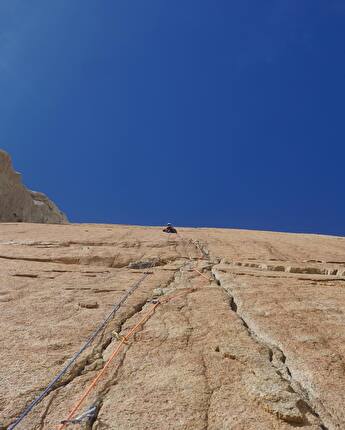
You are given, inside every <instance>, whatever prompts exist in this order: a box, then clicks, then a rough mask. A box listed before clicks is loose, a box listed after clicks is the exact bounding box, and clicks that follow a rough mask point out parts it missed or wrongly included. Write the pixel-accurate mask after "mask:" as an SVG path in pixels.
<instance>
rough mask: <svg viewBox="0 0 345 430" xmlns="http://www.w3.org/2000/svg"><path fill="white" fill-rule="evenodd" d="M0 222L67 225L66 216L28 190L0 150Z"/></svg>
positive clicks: (47, 201) (45, 197) (53, 205)
mask: <svg viewBox="0 0 345 430" xmlns="http://www.w3.org/2000/svg"><path fill="white" fill-rule="evenodd" d="M0 222H37V223H50V224H65V223H67V218H66V216H65V215H64V214H63V213H62V212H61V211H60V210H59V209H58V208H57V206H56V205H55V204H54V203H53V202H52V201H51V200H49V199H48V197H47V196H46V195H44V194H42V193H38V192H36V191H30V190H28V189H27V188H26V187H25V186H24V185H23V184H22V181H21V175H20V174H19V173H17V172H15V171H14V170H13V167H12V162H11V158H10V156H9V155H8V154H7V153H6V152H5V151H2V150H0Z"/></svg>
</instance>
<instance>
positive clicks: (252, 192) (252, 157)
mask: <svg viewBox="0 0 345 430" xmlns="http://www.w3.org/2000/svg"><path fill="white" fill-rule="evenodd" d="M344 41H345V3H344V2H343V0H333V1H332V0H328V1H324V0H320V1H319V0H275V1H265V0H263V1H260V2H258V1H254V0H241V1H230V0H217V1H211V0H207V1H206V0H176V1H165V0H132V1H124V0H123V1H120V0H102V1H94V0H93V1H91V0H83V1H81V0H72V1H71V0H52V1H49V2H47V1H46V0H32V1H30V2H28V1H26V0H3V1H2V2H1V3H0V94H1V97H0V137H1V140H0V147H1V148H3V149H5V150H7V151H8V152H10V154H11V155H12V158H13V161H14V165H15V167H16V169H17V170H19V171H21V172H22V173H23V176H24V181H25V183H26V184H27V185H28V186H29V187H30V188H32V189H37V190H40V191H43V192H45V193H47V194H48V195H49V196H50V197H51V198H52V199H53V200H55V201H56V203H57V204H58V205H59V206H60V207H61V209H63V210H64V211H65V212H66V213H67V215H68V216H69V218H70V220H71V221H74V222H107V223H108V222H109V223H128V224H144V225H146V224H149V225H160V224H164V223H166V222H168V221H170V222H172V223H175V224H176V225H186V226H215V227H221V226H224V227H235V228H250V229H265V230H280V231H297V232H316V233H331V234H340V235H345V225H344V219H345V202H344V198H343V185H344V179H345V169H344V155H345V149H344V138H345V118H344V113H345V109H344V107H345V106H344V105H345V44H344Z"/></svg>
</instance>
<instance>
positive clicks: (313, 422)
mask: <svg viewBox="0 0 345 430" xmlns="http://www.w3.org/2000/svg"><path fill="white" fill-rule="evenodd" d="M0 237H1V240H0V315H1V318H0V324H1V331H0V360H1V367H0V380H1V384H0V428H1V429H6V428H7V426H8V425H9V424H10V423H11V422H13V420H14V419H15V417H16V416H17V415H18V414H19V413H20V411H21V410H22V409H23V408H24V407H25V405H26V404H27V403H28V402H29V401H30V400H32V399H33V398H34V397H35V395H37V394H38V393H39V392H40V391H41V390H42V388H43V387H44V386H45V385H46V384H47V383H48V382H49V380H50V379H51V378H52V377H53V376H54V375H55V374H56V373H57V372H58V371H59V370H60V369H61V368H62V366H63V365H64V363H66V361H67V360H68V358H69V357H71V356H72V355H73V353H74V352H75V351H76V350H78V348H79V347H80V346H81V344H82V343H83V341H84V340H85V338H86V337H87V336H88V335H89V334H90V333H91V332H92V331H93V330H94V328H95V327H96V325H97V324H98V322H99V321H101V320H102V318H103V317H104V316H105V315H106V314H107V312H109V310H110V309H111V306H112V304H113V303H115V302H116V301H117V300H118V299H119V298H120V297H121V295H122V294H123V292H124V291H125V290H126V289H128V288H129V287H130V286H131V285H133V283H134V282H136V281H137V280H138V279H139V278H140V277H141V276H142V274H143V271H145V270H148V271H149V272H150V275H149V276H148V277H147V278H146V279H145V281H144V282H143V283H142V285H141V286H140V287H139V288H138V290H137V291H136V292H135V293H134V294H133V295H132V296H131V297H130V299H129V300H128V302H127V303H126V304H125V305H124V306H123V307H122V308H121V310H120V312H119V313H118V314H117V315H116V317H115V318H114V319H113V320H112V322H111V323H110V324H109V326H108V327H107V329H106V330H105V332H104V333H103V334H102V336H100V337H99V338H97V340H96V342H95V343H94V345H93V347H92V348H90V349H89V350H87V351H86V352H85V353H84V354H83V355H82V357H81V358H80V359H79V360H78V362H77V364H76V365H75V366H74V367H73V369H72V370H71V372H70V373H69V374H68V375H67V376H66V377H65V378H64V380H63V382H62V383H61V384H59V386H58V387H56V389H55V390H54V391H53V392H51V394H50V395H49V396H48V397H47V398H46V399H45V400H44V401H43V402H42V403H41V404H40V405H39V406H37V407H36V408H35V409H34V411H33V412H32V413H31V414H30V415H29V416H28V417H27V418H26V419H25V420H24V421H23V422H22V424H20V426H19V427H18V428H20V429H23V430H24V429H26V430H29V429H35V430H43V429H45V430H48V429H49V430H53V429H56V428H57V426H58V423H59V421H60V420H62V419H64V418H65V417H66V415H67V413H68V411H69V409H70V408H71V406H72V405H73V404H74V402H75V401H76V400H77V399H78V398H79V397H80V395H81V394H82V391H83V389H84V388H85V387H86V386H87V384H88V383H89V382H90V381H91V379H92V378H93V377H94V376H95V375H96V373H97V370H99V369H101V368H102V367H103V366H104V362H105V360H106V359H107V358H108V357H109V355H110V354H111V352H112V351H113V350H114V348H115V347H116V345H117V344H118V336H115V334H114V333H115V332H119V333H120V334H126V333H127V332H128V330H129V329H130V328H131V327H133V325H134V324H135V323H136V322H137V321H138V320H139V319H140V317H141V315H142V314H143V313H144V312H145V311H146V310H147V308H148V306H151V305H150V304H148V303H147V300H149V299H151V298H153V297H155V296H157V295H160V296H162V297H164V296H167V295H169V294H175V293H176V291H186V294H185V295H183V296H181V297H179V298H177V299H175V300H172V301H170V302H168V303H165V304H162V305H160V306H159V307H158V308H157V309H156V311H155V313H154V315H153V316H152V317H151V318H150V319H149V320H148V321H147V322H146V323H145V324H144V325H143V326H142V327H141V329H140V331H139V332H138V333H137V334H136V335H135V337H134V339H131V340H130V341H129V343H128V345H127V346H126V347H125V349H124V351H123V353H122V354H121V355H120V357H118V359H116V360H115V362H114V363H113V364H112V366H111V367H110V368H109V369H108V370H107V372H106V374H105V377H104V378H103V379H102V380H101V381H100V384H99V385H98V386H97V389H96V390H95V391H94V392H93V393H92V395H91V396H90V398H88V400H87V401H86V402H85V404H84V405H83V407H82V409H81V410H82V411H83V410H85V409H86V408H87V407H88V406H90V405H91V404H93V403H94V402H96V403H97V404H98V405H99V411H98V414H97V416H96V417H95V421H94V422H92V423H89V424H88V425H87V424H84V427H82V426H79V427H78V428H84V429H87V428H88V429H90V428H92V429H93V430H108V429H114V430H115V429H117V430H129V429H147V430H148V429H157V430H158V429H160V430H162V429H184V430H187V429H190V430H192V429H193V430H194V429H200V430H205V429H208V430H219V429H235V430H240V429H243V430H244V429H246V430H247V429H253V430H254V429H255V430H266V429H282V430H285V429H286V430H287V429H294V428H297V427H300V428H305V429H323V430H325V429H329V430H333V429H344V428H345V413H344V408H343V405H344V396H345V394H344V393H345V390H344V388H345V363H344V357H345V346H344V345H345V331H344V322H345V315H344V312H345V311H344V309H345V307H344V305H345V296H344V288H345V258H344V254H345V239H344V238H338V237H328V236H316V235H294V234H279V233H268V232H249V231H238V230H237V231H236V230H222V229H217V230H216V229H181V230H180V235H178V236H172V235H171V236H169V235H165V234H164V233H162V232H161V231H160V229H158V228H145V227H128V226H110V225H86V224H85V225H64V226H63V225H38V224H36V225H35V224H24V223H22V224H2V225H0ZM151 263H152V264H151ZM151 265H152V267H150V266H151ZM148 266H149V269H147V267H148ZM193 268H195V269H197V270H199V271H200V272H202V273H203V274H204V275H205V276H207V277H209V278H210V282H208V281H207V280H206V279H205V278H204V277H202V276H200V275H198V274H197V273H196V272H195V271H193ZM190 287H194V288H195V290H194V291H193V292H190V291H189V290H186V289H188V288H190ZM188 291H189V292H188ZM71 427H72V426H71ZM71 427H68V428H71ZM76 427H77V426H76ZM76 427H73V428H76Z"/></svg>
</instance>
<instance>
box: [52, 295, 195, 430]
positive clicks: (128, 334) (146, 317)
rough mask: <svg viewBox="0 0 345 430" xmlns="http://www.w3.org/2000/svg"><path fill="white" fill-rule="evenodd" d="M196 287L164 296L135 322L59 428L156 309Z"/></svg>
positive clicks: (69, 418)
mask: <svg viewBox="0 0 345 430" xmlns="http://www.w3.org/2000/svg"><path fill="white" fill-rule="evenodd" d="M193 291H194V289H193V288H190V289H188V290H184V291H183V292H182V293H179V294H176V295H174V296H169V297H166V298H163V299H161V300H158V301H157V302H156V303H154V304H153V305H152V306H151V308H150V309H149V311H148V312H146V313H145V314H144V316H143V317H142V318H141V320H140V321H139V322H138V323H137V324H135V326H134V327H133V328H132V329H131V330H130V331H129V333H127V334H126V335H125V336H123V337H122V338H121V340H120V343H119V344H118V346H117V347H116V348H115V350H114V351H113V352H112V354H111V356H110V357H109V358H108V360H107V361H106V363H105V365H104V366H103V368H102V369H101V370H100V371H99V372H98V374H97V375H96V377H95V378H94V379H93V380H92V382H91V383H90V385H89V386H88V387H87V388H86V390H85V391H84V393H83V395H82V396H81V398H80V399H79V400H78V401H77V402H76V404H75V405H74V406H73V408H72V409H71V411H70V413H69V414H68V416H67V418H66V419H65V420H63V422H61V424H60V425H59V427H58V430H63V429H64V428H65V427H66V425H67V423H68V421H70V420H71V419H72V418H73V416H74V414H75V413H76V412H77V411H78V410H79V408H80V406H81V405H82V404H83V403H84V401H85V399H86V398H87V397H88V395H89V394H90V393H91V391H92V390H93V389H94V388H95V386H96V385H97V383H98V381H99V380H100V379H101V378H102V376H103V375H104V373H105V371H106V370H107V368H108V367H109V366H110V364H111V362H112V361H113V360H114V358H115V357H117V356H118V355H119V353H120V352H121V349H122V348H123V346H124V344H125V343H126V342H127V341H128V339H129V338H130V337H131V336H133V335H134V334H135V332H136V331H137V329H138V328H139V327H140V326H141V325H143V324H145V322H146V321H147V320H148V319H149V318H150V317H151V316H152V315H153V314H154V311H155V309H156V308H157V307H158V306H159V305H160V304H163V303H166V302H168V301H170V300H173V299H176V298H177V297H180V296H182V295H184V294H187V293H189V292H193Z"/></svg>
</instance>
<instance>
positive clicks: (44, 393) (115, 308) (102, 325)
mask: <svg viewBox="0 0 345 430" xmlns="http://www.w3.org/2000/svg"><path fill="white" fill-rule="evenodd" d="M179 236H180V237H181V239H182V240H185V239H184V238H182V235H181V234H179ZM185 241H186V242H187V240H185ZM192 244H193V241H192V239H190V240H189V241H188V242H187V247H186V251H187V249H188V248H189V246H191V245H192ZM196 247H197V248H198V249H199V251H200V252H201V253H202V251H201V249H200V248H199V247H198V246H196ZM189 259H190V260H192V257H191V256H189ZM153 265H154V260H153V261H152V263H151V266H150V267H148V268H147V270H149V269H150V268H152V267H153ZM192 270H193V271H195V272H196V273H198V274H199V275H201V276H202V277H203V278H205V279H206V280H208V281H209V282H212V279H209V278H208V277H207V276H206V275H204V274H203V273H202V272H200V271H199V270H197V269H195V268H192ZM148 275H149V273H148V272H147V271H146V272H145V273H144V275H143V276H142V277H141V278H140V279H139V280H138V281H137V282H136V283H135V284H134V285H133V286H132V287H131V288H129V289H128V290H127V291H126V293H125V294H124V295H123V296H122V298H121V299H120V301H119V302H117V303H116V304H115V305H114V306H113V308H112V310H111V312H110V313H109V314H108V315H107V317H106V318H105V319H104V320H103V321H102V322H101V323H100V324H99V326H98V327H97V328H96V329H95V331H94V332H93V333H92V334H91V336H90V337H89V338H88V339H87V340H86V342H85V343H84V345H83V346H82V347H81V348H80V349H79V351H77V352H76V353H75V354H74V355H73V357H72V358H71V359H70V360H69V361H68V363H67V364H66V366H65V367H64V368H63V369H62V370H61V371H60V372H59V373H58V374H57V375H56V376H55V377H54V378H53V379H52V381H51V382H50V383H49V384H48V385H47V387H46V388H45V389H44V390H43V391H42V392H41V393H40V394H39V395H38V396H37V397H36V398H35V399H34V400H33V401H32V402H31V403H30V404H29V405H28V406H27V407H26V408H25V409H24V410H23V411H22V412H21V413H20V415H19V416H18V418H17V419H16V420H15V421H14V422H13V423H12V424H10V425H9V427H8V429H7V430H13V429H15V428H16V427H17V426H18V425H19V424H20V423H21V422H22V421H23V419H24V418H25V417H26V416H27V415H28V414H29V413H30V412H31V411H32V410H33V409H34V408H35V406H37V405H38V404H39V403H40V402H41V401H42V400H43V399H44V398H45V397H46V396H47V395H48V394H49V393H50V392H51V391H52V390H53V388H54V387H55V385H56V384H57V382H58V381H59V380H60V379H61V378H62V377H63V376H64V375H65V374H66V373H67V371H68V370H69V369H70V367H71V366H72V365H73V364H74V363H75V362H76V360H77V359H78V357H79V356H80V355H81V354H82V353H83V352H84V351H85V350H86V349H87V348H88V347H89V346H90V345H91V344H92V343H93V341H94V340H95V338H96V337H97V336H98V335H99V333H100V332H101V331H102V330H103V329H104V328H105V327H106V326H107V324H108V323H109V321H110V320H111V319H112V318H113V317H114V315H115V314H116V312H117V311H118V310H119V309H120V307H121V306H122V305H123V304H124V302H125V301H126V300H127V299H128V297H129V296H130V295H131V294H133V292H134V291H135V290H136V289H137V288H138V287H139V286H140V285H141V283H142V282H143V281H144V280H145V279H146V277H147V276H148ZM172 298H174V297H172ZM172 298H170V300H171V299H172ZM161 303H163V301H162V300H160V301H159V302H158V303H156V304H155V305H154V307H153V308H152V310H153V312H154V310H155V308H156V307H157V306H158V305H159V304H161ZM150 316H151V314H150V315H149V317H150ZM141 324H143V323H141ZM141 324H139V326H140V325H141ZM128 336H129V335H127V336H125V337H122V338H121V341H120V344H119V345H120V346H121V345H123V344H124V343H126V342H127V337H128ZM106 367H108V365H105V366H104V367H103V369H106ZM103 369H102V370H103ZM96 383H97V382H96ZM77 409H79V406H78V408H77ZM77 409H76V410H77ZM76 410H75V411H76ZM75 411H73V413H72V415H71V416H70V417H69V418H67V421H66V423H65V424H62V426H63V427H60V428H61V429H62V428H64V426H65V425H67V424H68V420H69V419H70V418H71V417H72V416H73V415H74V413H75ZM79 418H80V417H79ZM75 420H78V418H76V419H75Z"/></svg>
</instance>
